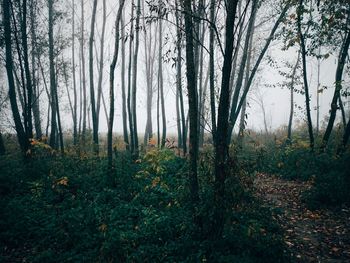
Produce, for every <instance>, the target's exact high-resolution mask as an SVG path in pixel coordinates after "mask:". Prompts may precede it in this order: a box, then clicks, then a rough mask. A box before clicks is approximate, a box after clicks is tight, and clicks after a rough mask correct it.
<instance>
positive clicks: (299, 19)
mask: <svg viewBox="0 0 350 263" xmlns="http://www.w3.org/2000/svg"><path fill="white" fill-rule="evenodd" d="M303 13H304V6H303V0H299V6H298V10H297V26H298V36H299V39H300V54H301V59H302V66H303V79H304V91H305V104H306V117H307V125H308V132H309V140H310V148H311V150H313V149H314V144H315V142H314V141H315V139H314V132H313V127H312V119H311V109H310V94H309V84H308V79H307V65H306V46H305V37H304V34H303V32H302V28H301V22H302V19H303Z"/></svg>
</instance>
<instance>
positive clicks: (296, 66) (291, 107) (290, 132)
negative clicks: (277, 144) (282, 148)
mask: <svg viewBox="0 0 350 263" xmlns="http://www.w3.org/2000/svg"><path fill="white" fill-rule="evenodd" d="M299 61H300V51H299V52H298V57H297V62H296V63H295V66H294V68H293V71H292V80H291V83H290V112H289V122H288V134H287V138H288V141H289V142H291V141H292V127H293V116H294V82H295V79H296V76H295V75H296V72H297V69H298V67H299Z"/></svg>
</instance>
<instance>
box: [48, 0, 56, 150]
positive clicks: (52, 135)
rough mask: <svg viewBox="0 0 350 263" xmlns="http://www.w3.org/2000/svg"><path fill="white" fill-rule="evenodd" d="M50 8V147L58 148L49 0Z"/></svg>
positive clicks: (51, 16) (50, 10)
mask: <svg viewBox="0 0 350 263" xmlns="http://www.w3.org/2000/svg"><path fill="white" fill-rule="evenodd" d="M48 6H49V62H50V93H51V132H50V146H51V147H52V148H57V145H56V130H57V122H56V116H57V107H56V106H57V103H56V95H55V94H56V72H55V61H54V59H55V55H54V39H53V15H54V11H53V0H48Z"/></svg>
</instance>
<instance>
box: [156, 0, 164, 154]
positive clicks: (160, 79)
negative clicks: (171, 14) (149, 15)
mask: <svg viewBox="0 0 350 263" xmlns="http://www.w3.org/2000/svg"><path fill="white" fill-rule="evenodd" d="M159 5H160V6H162V1H161V0H160V1H159ZM161 12H162V10H161ZM162 56H163V23H162V17H160V18H159V47H158V86H159V90H160V100H161V105H162V127H163V130H162V142H161V147H162V148H164V146H165V140H166V116H165V101H164V86H163V61H162Z"/></svg>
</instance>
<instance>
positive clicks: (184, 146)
mask: <svg viewBox="0 0 350 263" xmlns="http://www.w3.org/2000/svg"><path fill="white" fill-rule="evenodd" d="M175 7H176V36H177V41H176V49H177V60H176V86H177V90H178V91H179V100H180V112H181V126H182V137H181V139H182V143H181V146H182V149H183V154H184V156H185V155H186V153H187V135H186V116H185V109H184V100H183V94H182V45H181V43H182V35H181V29H180V27H181V20H182V15H181V12H179V8H180V6H179V5H178V0H176V1H175Z"/></svg>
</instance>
